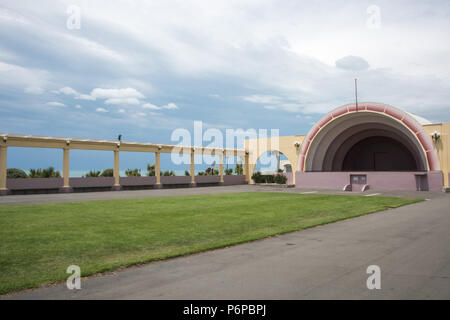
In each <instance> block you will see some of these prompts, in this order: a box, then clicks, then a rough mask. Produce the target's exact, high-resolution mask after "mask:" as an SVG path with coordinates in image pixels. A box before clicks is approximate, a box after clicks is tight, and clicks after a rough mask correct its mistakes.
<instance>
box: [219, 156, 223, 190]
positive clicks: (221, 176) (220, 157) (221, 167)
mask: <svg viewBox="0 0 450 320" xmlns="http://www.w3.org/2000/svg"><path fill="white" fill-rule="evenodd" d="M219 175H220V183H221V184H222V183H223V151H220V154H219Z"/></svg>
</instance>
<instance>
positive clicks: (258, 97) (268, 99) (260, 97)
mask: <svg viewBox="0 0 450 320" xmlns="http://www.w3.org/2000/svg"><path fill="white" fill-rule="evenodd" d="M243 99H244V100H245V101H249V102H253V103H264V104H266V103H278V102H280V101H282V98H281V97H277V96H271V95H264V94H254V95H251V96H247V97H244V98H243Z"/></svg>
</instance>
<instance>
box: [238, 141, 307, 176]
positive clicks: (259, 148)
mask: <svg viewBox="0 0 450 320" xmlns="http://www.w3.org/2000/svg"><path fill="white" fill-rule="evenodd" d="M304 139H305V135H295V136H284V137H276V138H265V139H248V140H245V150H247V151H249V162H248V163H249V171H250V176H252V175H253V173H254V171H255V166H256V162H257V161H258V159H259V158H260V157H261V156H262V155H263V154H264V153H266V152H267V151H279V152H281V153H282V154H284V155H285V156H286V157H287V158H288V160H289V162H290V163H291V165H292V172H293V173H294V174H293V179H294V180H293V183H295V172H296V171H297V170H298V157H299V153H300V148H301V144H302V143H303V140H304ZM296 142H298V143H299V144H300V146H299V147H296V146H295V143H296ZM252 183H253V182H252Z"/></svg>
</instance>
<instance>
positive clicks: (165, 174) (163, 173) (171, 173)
mask: <svg viewBox="0 0 450 320" xmlns="http://www.w3.org/2000/svg"><path fill="white" fill-rule="evenodd" d="M161 175H162V176H165V177H171V176H176V174H175V172H173V171H172V170H170V171H169V170H167V171H164V172H161Z"/></svg>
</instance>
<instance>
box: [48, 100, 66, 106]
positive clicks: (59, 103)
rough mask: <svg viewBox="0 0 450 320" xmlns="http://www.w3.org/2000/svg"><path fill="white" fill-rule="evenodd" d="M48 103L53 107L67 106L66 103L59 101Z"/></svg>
mask: <svg viewBox="0 0 450 320" xmlns="http://www.w3.org/2000/svg"><path fill="white" fill-rule="evenodd" d="M46 104H47V105H48V106H52V107H66V105H65V104H64V103H61V102H57V101H51V102H47V103H46Z"/></svg>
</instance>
